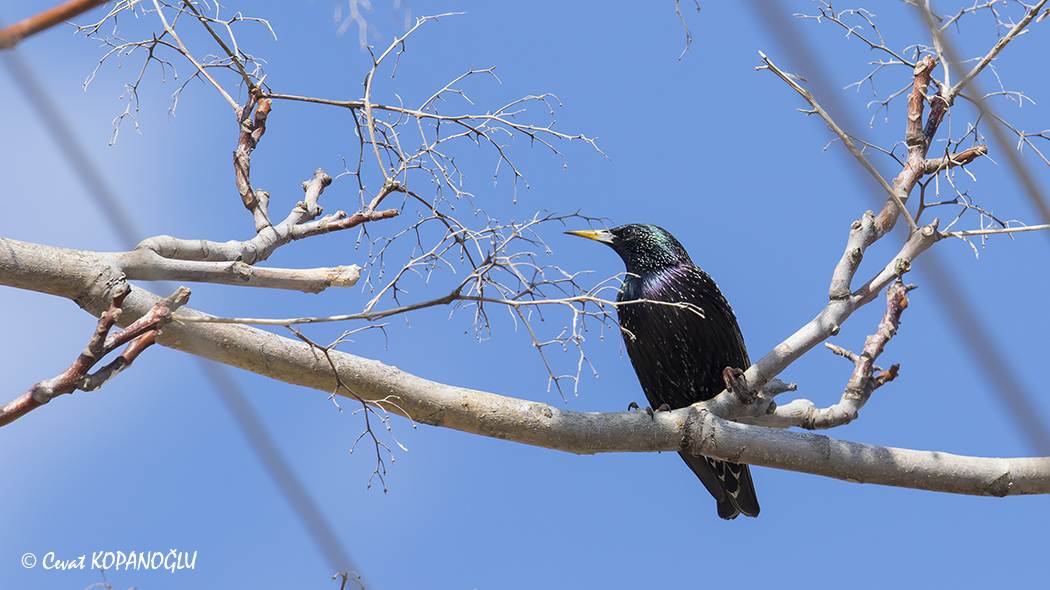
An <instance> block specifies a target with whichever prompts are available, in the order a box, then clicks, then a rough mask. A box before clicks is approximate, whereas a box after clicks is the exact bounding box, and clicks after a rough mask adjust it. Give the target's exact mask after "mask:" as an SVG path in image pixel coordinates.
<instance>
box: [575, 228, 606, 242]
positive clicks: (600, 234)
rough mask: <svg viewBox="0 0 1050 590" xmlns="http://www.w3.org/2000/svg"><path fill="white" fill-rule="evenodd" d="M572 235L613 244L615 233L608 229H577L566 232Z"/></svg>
mask: <svg viewBox="0 0 1050 590" xmlns="http://www.w3.org/2000/svg"><path fill="white" fill-rule="evenodd" d="M565 233H567V234H569V235H570V236H580V237H581V238H587V239H588V240H594V241H596V242H601V243H603V244H612V241H613V235H612V232H610V231H609V230H607V229H581V230H576V231H567V232H565Z"/></svg>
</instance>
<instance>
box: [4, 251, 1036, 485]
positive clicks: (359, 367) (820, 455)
mask: <svg viewBox="0 0 1050 590" xmlns="http://www.w3.org/2000/svg"><path fill="white" fill-rule="evenodd" d="M922 234H923V232H916V233H915V234H914V235H915V236H921V235H922ZM932 234H933V235H937V234H936V232H932ZM913 237H914V236H913ZM933 241H935V240H932V239H931V241H929V243H930V244H932V243H933ZM919 247H920V246H916V247H915V248H919ZM926 247H928V245H927V246H926ZM58 278H61V280H58ZM876 279H878V277H876ZM120 280H121V277H120V275H119V273H118V272H117V271H116V270H115V269H114V268H113V267H112V266H110V265H108V264H106V262H105V260H104V258H103V257H102V256H100V255H98V254H89V253H83V252H76V251H72V250H64V249H61V248H54V247H50V246H38V245H33V244H26V243H24V242H18V241H15V240H7V239H0V282H2V283H3V284H6V285H9V286H12V287H16V288H22V289H28V290H32V291H38V292H44V293H51V294H54V295H59V296H62V297H67V298H70V299H73V300H74V301H76V302H77V303H78V304H79V305H80V306H81V307H83V308H84V309H85V310H87V311H88V312H90V313H93V314H101V313H102V312H104V311H105V310H106V308H107V307H108V305H109V303H108V301H109V300H108V292H109V288H107V287H106V285H107V284H114V282H119V281H120ZM873 281H876V280H874V279H873ZM880 289H881V287H880ZM862 291H863V290H862ZM876 292H877V291H876ZM862 296H864V294H863V293H862V292H858V293H855V294H854V296H853V297H862ZM872 296H874V295H872ZM158 301H160V298H159V297H157V296H155V295H153V294H151V293H148V292H146V291H144V290H142V289H135V290H133V291H132V292H131V293H130V294H129V295H128V297H127V298H126V299H125V301H124V307H123V308H124V310H125V315H127V314H130V315H131V316H132V317H134V316H136V315H141V314H144V313H146V312H148V311H149V310H150V309H152V307H153V306H154V305H156V304H157V302H158ZM180 314H188V315H200V312H196V311H194V310H190V309H187V308H183V309H182V310H181V311H180ZM157 341H158V342H159V343H160V344H162V345H164V346H167V347H170V348H174V349H176V350H182V351H185V352H189V353H191V354H196V355H199V356H202V357H204V358H208V359H211V360H215V361H218V362H221V363H225V364H228V365H230V366H234V367H238V368H242V369H245V370H247V371H251V372H254V373H258V374H260V375H264V376H267V377H270V378H273V379H277V380H280V381H284V382H286V383H292V384H296V385H302V386H304V387H309V388H312V389H317V390H320V391H325V392H336V393H339V394H340V395H346V396H348V397H352V398H354V399H360V400H364V401H365V402H366V403H369V404H370V405H373V406H376V407H379V408H382V409H384V410H386V411H388V412H390V413H394V414H398V415H401V416H405V417H407V418H409V419H410V420H413V421H415V422H420V423H424V424H430V425H434V426H441V427H445V428H452V429H455V430H460V431H464V432H470V433H474V434H479V435H482V436H488V437H493V438H500V439H505V440H513V441H516V442H520V443H523V444H528V445H533V446H539V447H545V448H551V449H557V450H561V451H566V452H571V453H584V454H589V453H603V452H651V451H677V450H682V449H687V450H690V451H691V452H694V453H698V454H703V455H706V456H709V457H713V458H716V459H726V460H731V461H739V462H746V463H749V464H752V465H762V466H767V467H774V468H778V469H788V470H793V471H801V472H805V473H813V474H817V475H824V476H827V477H834V478H838V479H845V480H848V481H859V482H866V483H876V484H881V485H893V486H902V487H912V488H917V489H929V490H936V491H943V492H951V493H960V494H974V495H992V496H1002V495H1017V494H1037V493H1038V494H1041V493H1050V459H982V458H973V457H956V456H952V455H946V454H944V453H933V452H924V451H909V450H904V449H893V448H889V447H880V446H875V445H864V444H859V443H851V442H845V441H838V440H834V439H830V438H827V437H824V436H818V435H813V434H808V433H798V432H788V431H781V430H777V429H771V428H764V427H759V426H753V425H747V424H740V423H734V422H728V421H726V420H723V419H722V418H719V417H717V416H716V415H715V414H714V413H713V412H711V411H710V410H709V409H706V408H705V407H703V406H700V405H697V406H691V407H689V408H685V409H682V410H675V411H673V412H660V413H657V414H656V415H655V417H653V418H650V417H649V416H647V415H646V414H645V413H643V412H616V413H589V412H573V411H568V410H563V409H560V408H557V407H553V406H550V405H547V404H543V403H537V402H531V401H526V400H520V399H513V398H508V397H503V396H499V395H495V394H492V393H487V392H483V391H476V390H470V389H465V388H461V387H454V386H450V385H444V384H441V383H436V382H433V381H428V380H426V379H422V378H420V377H417V376H414V375H410V374H408V373H405V372H403V371H399V370H398V369H396V368H394V367H390V366H387V365H384V364H382V363H380V362H377V361H373V360H369V359H365V358H361V357H357V356H354V355H351V354H347V353H343V352H338V351H334V350H328V351H323V352H322V351H320V350H318V349H317V348H315V347H313V346H310V345H309V344H306V343H304V342H301V341H298V340H292V339H289V338H284V337H281V336H277V335H275V334H271V333H269V332H265V331H262V330H259V329H256V328H251V327H247V326H239V325H226V324H199V323H184V322H181V321H179V320H178V319H175V320H174V321H173V322H172V323H171V324H169V325H168V326H167V327H166V328H165V330H164V333H163V334H161V335H160V336H159V337H158V339H157ZM782 346H783V345H782ZM778 348H779V347H778ZM768 356H769V355H767V357H768ZM760 364H761V361H760ZM761 370H762V368H761V367H758V368H756V367H752V371H756V372H761ZM749 372H750V371H749Z"/></svg>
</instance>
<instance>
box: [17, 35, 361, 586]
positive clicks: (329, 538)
mask: <svg viewBox="0 0 1050 590" xmlns="http://www.w3.org/2000/svg"><path fill="white" fill-rule="evenodd" d="M0 26H2V18H0ZM0 57H2V58H3V62H4V65H5V66H7V70H8V72H9V73H10V74H11V77H12V78H14V80H15V83H16V85H17V86H18V87H19V88H21V89H22V92H23V94H24V95H25V97H26V99H27V101H28V102H29V104H31V105H32V106H33V108H34V109H35V110H36V113H37V116H38V117H39V119H40V121H41V122H42V123H43V124H44V126H45V127H46V128H47V131H48V133H49V134H50V135H51V138H52V139H53V140H54V142H55V144H56V146H57V147H58V148H59V151H60V152H61V153H62V155H63V156H64V157H65V159H66V161H68V162H69V164H70V165H71V166H72V167H73V170H74V171H75V172H76V174H77V176H78V177H79V178H80V179H81V181H82V182H83V183H84V185H85V187H86V188H87V192H88V195H89V196H90V197H91V198H92V200H93V201H94V203H95V205H96V206H97V207H98V208H99V210H100V211H102V212H103V213H104V214H105V215H104V216H105V218H106V219H107V220H108V221H109V223H110V227H111V229H112V230H113V231H114V232H115V233H116V234H117V236H118V237H119V238H120V241H121V244H122V245H123V246H124V247H125V248H128V249H131V248H134V246H135V244H136V243H137V242H138V241H139V237H140V235H141V232H140V231H139V230H138V229H137V228H136V227H135V222H134V220H133V219H132V218H131V216H130V215H129V214H128V212H127V210H126V209H125V208H124V205H123V203H121V201H120V198H119V197H118V196H117V195H116V193H115V192H114V191H113V190H112V189H111V188H110V186H109V184H108V183H107V182H106V181H105V179H104V178H103V177H102V175H101V174H99V173H98V171H97V169H96V168H95V167H94V166H93V165H92V164H91V160H90V158H89V157H88V154H87V152H86V151H85V150H84V148H83V146H82V145H81V144H80V141H79V140H78V138H77V136H76V134H75V133H74V132H73V130H72V127H70V125H69V123H68V122H67V121H66V119H65V117H63V115H62V111H61V110H60V109H58V108H57V107H56V105H55V103H54V101H53V100H51V97H50V95H49V94H48V93H47V91H46V89H45V88H44V87H43V85H42V84H41V83H40V81H39V80H38V79H37V78H36V76H35V75H34V74H33V71H32V70H31V69H30V68H29V67H28V66H27V65H26V63H25V61H24V60H23V59H22V57H21V55H19V54H18V53H17V51H16V50H14V49H10V50H5V51H2V52H0ZM162 284H163V283H162ZM194 358H196V359H197V363H198V366H199V368H200V369H201V371H202V372H203V373H204V375H205V377H206V378H207V379H208V380H209V381H210V382H211V384H212V386H213V387H214V389H215V391H216V392H217V393H218V394H219V397H220V399H222V401H223V402H224V403H225V404H226V407H227V408H229V410H230V413H231V414H233V417H234V421H235V422H236V423H237V425H238V426H239V427H240V429H241V432H242V433H243V434H244V436H245V437H246V438H247V439H248V441H249V442H250V443H251V448H252V449H253V450H254V451H255V453H256V456H258V457H259V459H260V460H261V461H262V463H263V465H264V466H265V467H266V471H267V472H268V473H269V474H270V477H271V478H272V479H273V481H274V483H276V484H277V487H278V489H280V490H281V492H282V493H283V494H284V497H285V500H287V501H288V503H289V504H290V505H291V506H292V508H293V510H294V511H295V514H296V515H297V516H298V517H299V520H300V521H301V522H302V523H303V526H305V527H306V529H307V531H308V532H309V533H310V536H311V537H312V538H313V540H314V543H315V544H316V545H317V546H318V548H319V549H320V550H321V551H322V552H323V553H324V556H325V558H326V559H327V561H328V566H329V567H330V568H332V569H333V570H334V571H336V572H343V571H347V570H355V568H353V567H352V564H351V562H350V557H349V555H348V554H347V553H346V551H345V549H344V548H343V547H342V545H341V544H340V542H339V539H338V537H336V535H335V532H334V531H333V530H332V528H331V527H330V526H329V525H328V522H327V521H326V520H325V518H324V517H323V515H322V514H321V511H320V509H319V508H318V507H317V504H316V503H315V502H314V501H313V499H312V498H311V497H310V495H309V493H308V492H307V490H306V488H305V487H304V486H303V484H302V483H301V482H300V481H299V479H298V477H296V474H295V472H294V471H293V470H292V469H291V467H290V466H289V464H288V461H287V460H286V459H285V458H284V456H283V455H282V454H281V452H280V449H279V448H278V447H277V445H276V444H274V442H273V438H272V437H271V436H270V435H269V433H268V432H267V430H266V428H265V426H263V424H262V421H261V420H259V417H258V415H257V414H256V413H255V410H254V409H253V408H252V406H251V404H250V403H249V402H248V399H247V397H246V396H245V395H244V393H243V392H242V391H241V389H240V388H239V387H238V386H237V384H236V382H235V381H234V380H233V378H232V377H230V374H229V370H227V369H226V368H224V367H222V366H220V365H218V364H216V363H214V362H211V361H208V360H205V359H200V358H197V357H194ZM355 573H357V570H355Z"/></svg>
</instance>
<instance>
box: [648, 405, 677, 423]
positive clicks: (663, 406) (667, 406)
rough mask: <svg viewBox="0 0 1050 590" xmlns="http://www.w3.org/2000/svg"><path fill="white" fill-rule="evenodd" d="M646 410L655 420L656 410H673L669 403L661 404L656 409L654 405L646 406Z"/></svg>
mask: <svg viewBox="0 0 1050 590" xmlns="http://www.w3.org/2000/svg"><path fill="white" fill-rule="evenodd" d="M645 411H646V413H648V414H649V417H650V418H652V419H654V420H655V419H656V418H655V413H656V412H670V411H671V406H669V405H667V404H660V407H659V408H656V409H655V410H654V409H653V408H652V406H645Z"/></svg>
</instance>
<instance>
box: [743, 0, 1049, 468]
mask: <svg viewBox="0 0 1050 590" xmlns="http://www.w3.org/2000/svg"><path fill="white" fill-rule="evenodd" d="M751 8H752V13H753V14H755V15H757V16H758V18H759V20H760V21H761V22H762V23H763V25H764V26H765V28H766V30H767V31H768V32H769V33H770V34H771V35H772V37H773V38H774V39H775V40H776V42H777V44H778V45H779V46H780V47H781V49H783V50H784V51H785V52H786V53H787V54H788V55H789V59H790V60H791V62H792V63H793V64H795V67H796V68H798V70H799V71H801V72H805V75H806V79H807V80H808V81H809V85H810V87H811V88H813V92H814V94H818V95H820V96H821V104H822V105H824V107H825V109H826V110H827V111H828V113H829V114H831V116H832V117H833V118H834V119H835V120H836V121H840V125H841V124H842V123H841V122H845V125H842V126H843V127H844V128H846V129H855V128H856V126H855V125H854V124H853V121H852V117H850V114H849V111H848V110H847V109H846V108H844V107H843V105H842V103H841V101H840V100H839V98H838V92H835V91H833V89H832V88H831V86H830V84H829V83H828V77H827V76H826V75H825V73H824V66H823V64H821V63H820V62H819V61H818V60H817V59H816V58H815V56H814V54H813V51H812V49H811V48H810V46H809V44H808V43H807V42H806V40H805V38H804V37H803V36H802V35H800V34H799V33H798V30H797V29H796V27H795V26H794V25H793V24H792V23H791V20H792V19H790V15H788V14H787V12H786V11H785V10H784V9H783V6H782V5H781V3H780V2H761V1H759V0H752V1H751ZM953 61H954V60H953ZM994 127H998V125H994ZM999 133H1000V135H1002V131H1001V130H999ZM1004 145H1006V144H1004ZM1011 148H1012V146H1011V147H1008V148H1007V149H1005V150H1004V151H1005V152H1012V149H1011ZM1023 168H1024V165H1023V163H1021V162H1019V163H1018V164H1017V167H1015V168H1014V170H1015V171H1017V170H1019V169H1023ZM851 169H852V170H854V171H856V172H857V173H858V174H859V173H860V169H858V168H856V167H852V168H851ZM1019 175H1020V173H1019ZM1025 175H1026V176H1028V177H1030V175H1027V171H1026V172H1025ZM1023 177H1024V176H1022V178H1023ZM860 185H861V186H865V187H869V186H870V184H869V182H868V181H867V178H865V180H864V182H862V183H860ZM1031 186H1036V185H1035V184H1034V182H1033V183H1032V185H1031ZM866 194H868V195H869V196H870V197H872V198H873V199H875V200H877V201H878V202H879V203H880V204H881V203H882V201H883V200H885V196H884V194H883V193H882V192H881V191H879V192H875V191H866ZM1029 194H1033V195H1037V192H1035V193H1029ZM1033 198H1037V197H1033ZM1037 202H1038V201H1037ZM918 270H919V272H920V273H922V274H923V275H924V276H925V277H926V278H927V280H928V281H929V283H930V285H931V286H932V287H933V291H934V293H935V294H936V295H937V297H938V298H939V299H940V300H941V303H942V304H943V306H944V308H945V309H946V310H947V311H948V314H949V317H951V318H953V321H952V322H951V325H952V326H954V327H955V329H956V330H957V332H958V334H959V336H960V340H961V341H962V343H963V346H964V347H965V349H966V351H967V352H968V353H969V354H970V357H971V358H972V359H973V360H974V361H975V363H976V366H978V367H979V368H980V369H981V371H982V372H983V373H984V376H985V379H986V380H987V381H988V382H989V383H990V384H991V385H992V387H993V389H994V390H995V392H996V393H997V394H998V395H999V397H1000V399H1001V400H1002V401H1003V402H1004V404H1005V406H1006V409H1007V411H1008V412H1009V414H1010V415H1011V416H1012V417H1013V419H1014V420H1016V421H1017V423H1018V424H1019V425H1020V427H1021V431H1022V433H1023V434H1024V437H1025V440H1026V441H1027V442H1028V444H1029V445H1030V446H1031V448H1032V449H1033V450H1034V451H1035V452H1037V453H1039V454H1041V455H1050V432H1048V430H1047V427H1046V425H1045V424H1044V423H1043V421H1042V419H1041V418H1040V417H1039V413H1038V411H1037V410H1036V408H1035V405H1034V404H1033V403H1032V401H1031V400H1030V399H1029V397H1028V394H1027V393H1026V390H1025V388H1024V387H1023V386H1022V385H1021V383H1020V382H1019V381H1018V380H1017V378H1016V377H1015V376H1016V375H1017V374H1018V372H1017V371H1015V370H1013V369H1012V368H1011V367H1010V363H1009V362H1008V361H1007V359H1006V358H1005V357H1004V356H1003V354H1002V353H1001V352H1000V351H999V349H998V348H997V347H996V346H993V345H992V344H991V343H992V341H993V339H992V335H991V333H990V332H989V331H988V328H987V326H986V325H985V322H984V321H982V320H981V318H980V317H979V316H978V314H977V310H975V309H974V307H973V305H971V304H970V303H969V302H968V301H967V300H966V299H965V298H963V296H962V295H960V294H961V293H962V292H963V291H962V288H961V287H960V286H959V284H958V282H957V280H956V279H955V277H953V276H952V275H951V274H950V273H949V272H948V271H947V269H946V268H945V266H944V264H943V262H942V260H941V258H940V256H939V255H937V252H935V251H934V250H930V251H927V252H926V253H925V254H924V255H923V263H922V264H921V265H919V266H918Z"/></svg>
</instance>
